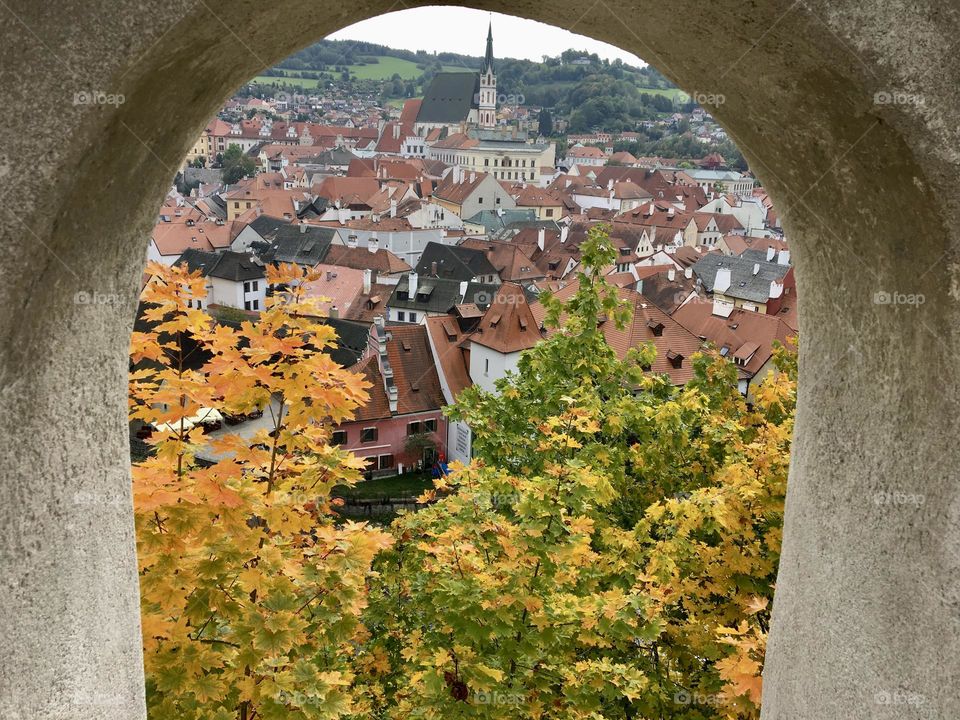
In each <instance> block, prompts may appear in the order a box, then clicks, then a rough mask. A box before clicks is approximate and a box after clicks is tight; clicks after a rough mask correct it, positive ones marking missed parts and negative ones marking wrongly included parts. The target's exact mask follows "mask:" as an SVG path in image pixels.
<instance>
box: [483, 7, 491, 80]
mask: <svg viewBox="0 0 960 720" xmlns="http://www.w3.org/2000/svg"><path fill="white" fill-rule="evenodd" d="M487 70H490V71H491V72H492V71H493V20H492V19H491V20H490V26H489V27H488V28H487V55H486V57H485V58H484V59H483V68H482V69H481V70H480V74H481V75H483V74H486V72H487Z"/></svg>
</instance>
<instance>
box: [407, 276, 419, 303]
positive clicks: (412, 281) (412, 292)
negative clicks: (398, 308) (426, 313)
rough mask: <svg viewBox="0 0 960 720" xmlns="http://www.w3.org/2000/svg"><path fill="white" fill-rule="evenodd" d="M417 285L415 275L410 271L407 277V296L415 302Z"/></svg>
mask: <svg viewBox="0 0 960 720" xmlns="http://www.w3.org/2000/svg"><path fill="white" fill-rule="evenodd" d="M418 285H419V283H418V282H417V273H416V271H415V270H411V271H410V273H409V274H408V275H407V295H408V296H409V297H410V299H411V300H415V299H416V297H417V288H418Z"/></svg>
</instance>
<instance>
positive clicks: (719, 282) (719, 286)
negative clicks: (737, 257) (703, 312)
mask: <svg viewBox="0 0 960 720" xmlns="http://www.w3.org/2000/svg"><path fill="white" fill-rule="evenodd" d="M729 289H730V268H720V269H719V270H717V277H716V279H714V281H713V291H714V292H715V293H722V292H726V291H727V290H729Z"/></svg>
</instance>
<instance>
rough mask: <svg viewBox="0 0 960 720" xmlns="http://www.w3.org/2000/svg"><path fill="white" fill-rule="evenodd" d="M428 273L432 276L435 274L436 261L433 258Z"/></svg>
mask: <svg viewBox="0 0 960 720" xmlns="http://www.w3.org/2000/svg"><path fill="white" fill-rule="evenodd" d="M430 274H431V275H433V276H434V277H436V276H437V261H436V260H434V261H433V262H431V263H430Z"/></svg>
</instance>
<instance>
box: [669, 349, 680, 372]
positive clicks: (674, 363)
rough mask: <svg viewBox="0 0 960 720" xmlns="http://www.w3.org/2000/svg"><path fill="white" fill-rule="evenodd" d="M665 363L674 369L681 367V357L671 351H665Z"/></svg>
mask: <svg viewBox="0 0 960 720" xmlns="http://www.w3.org/2000/svg"><path fill="white" fill-rule="evenodd" d="M667 362H669V363H670V366H671V367H673V368H676V369H679V368H681V367H683V355H681V354H680V353H678V352H674V351H673V350H667Z"/></svg>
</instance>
